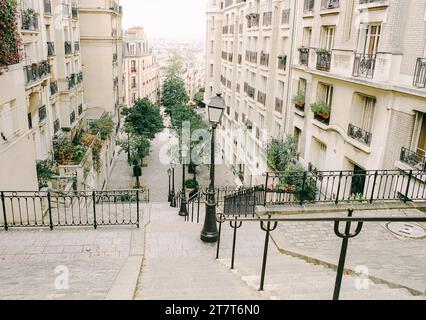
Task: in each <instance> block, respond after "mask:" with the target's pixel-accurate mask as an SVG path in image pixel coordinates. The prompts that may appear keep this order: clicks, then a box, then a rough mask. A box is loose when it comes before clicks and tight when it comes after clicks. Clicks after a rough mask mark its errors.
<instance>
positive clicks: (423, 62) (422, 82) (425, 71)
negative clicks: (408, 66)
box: [413, 58, 426, 88]
mask: <svg viewBox="0 0 426 320" xmlns="http://www.w3.org/2000/svg"><path fill="white" fill-rule="evenodd" d="M413 86H415V87H417V88H426V58H418V59H417V63H416V70H415V71H414V79H413Z"/></svg>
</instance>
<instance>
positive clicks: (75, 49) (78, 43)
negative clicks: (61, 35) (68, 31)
mask: <svg viewBox="0 0 426 320" xmlns="http://www.w3.org/2000/svg"><path fill="white" fill-rule="evenodd" d="M74 52H80V41H75V42H74Z"/></svg>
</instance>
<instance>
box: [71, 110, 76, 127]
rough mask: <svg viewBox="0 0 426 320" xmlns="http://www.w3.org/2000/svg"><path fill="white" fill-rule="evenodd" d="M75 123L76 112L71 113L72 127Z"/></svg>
mask: <svg viewBox="0 0 426 320" xmlns="http://www.w3.org/2000/svg"><path fill="white" fill-rule="evenodd" d="M74 122H75V111H72V112H71V113H70V126H72V125H73V124H74Z"/></svg>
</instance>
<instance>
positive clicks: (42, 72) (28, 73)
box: [24, 61, 50, 84]
mask: <svg viewBox="0 0 426 320" xmlns="http://www.w3.org/2000/svg"><path fill="white" fill-rule="evenodd" d="M24 73H25V83H26V84H29V83H31V82H35V81H38V80H41V79H43V78H45V77H47V76H49V75H50V64H49V61H42V62H40V63H33V64H31V65H28V66H25V67H24Z"/></svg>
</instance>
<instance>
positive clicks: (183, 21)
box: [120, 0, 206, 40]
mask: <svg viewBox="0 0 426 320" xmlns="http://www.w3.org/2000/svg"><path fill="white" fill-rule="evenodd" d="M120 3H121V5H122V6H123V10H124V15H123V28H125V29H127V28H129V27H132V26H143V27H144V28H145V31H146V33H147V35H148V37H149V38H166V39H177V40H181V39H185V40H186V39H188V40H203V39H204V38H205V33H206V14H205V12H206V0H121V1H120Z"/></svg>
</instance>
